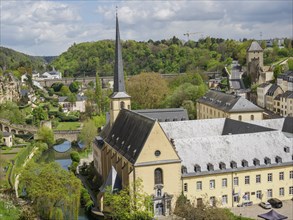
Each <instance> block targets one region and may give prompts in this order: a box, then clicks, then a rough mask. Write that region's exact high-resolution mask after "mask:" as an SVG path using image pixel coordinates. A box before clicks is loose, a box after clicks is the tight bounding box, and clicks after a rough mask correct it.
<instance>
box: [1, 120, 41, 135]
mask: <svg viewBox="0 0 293 220" xmlns="http://www.w3.org/2000/svg"><path fill="white" fill-rule="evenodd" d="M37 130H38V128H37V127H35V126H31V125H21V124H12V123H10V122H9V120H7V119H3V118H1V119H0V131H2V132H10V133H13V134H35V133H36V132H37Z"/></svg>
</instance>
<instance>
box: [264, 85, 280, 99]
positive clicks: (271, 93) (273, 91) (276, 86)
mask: <svg viewBox="0 0 293 220" xmlns="http://www.w3.org/2000/svg"><path fill="white" fill-rule="evenodd" d="M278 87H280V86H278V85H277V84H273V85H272V86H271V87H270V88H269V89H268V91H267V94H266V95H268V96H273V95H274V93H275V91H276V90H277V89H278ZM280 88H281V87H280Z"/></svg>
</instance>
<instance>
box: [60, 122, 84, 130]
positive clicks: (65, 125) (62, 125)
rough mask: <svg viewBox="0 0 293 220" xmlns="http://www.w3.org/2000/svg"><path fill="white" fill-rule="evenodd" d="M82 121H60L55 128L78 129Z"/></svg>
mask: <svg viewBox="0 0 293 220" xmlns="http://www.w3.org/2000/svg"><path fill="white" fill-rule="evenodd" d="M80 126H81V123H80V122H77V121H74V122H59V124H58V126H57V128H55V129H54V130H78V129H80V128H81V127H80Z"/></svg>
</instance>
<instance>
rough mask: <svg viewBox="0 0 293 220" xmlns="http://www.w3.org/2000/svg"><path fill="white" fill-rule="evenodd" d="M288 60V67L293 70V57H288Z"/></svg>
mask: <svg viewBox="0 0 293 220" xmlns="http://www.w3.org/2000/svg"><path fill="white" fill-rule="evenodd" d="M287 62H288V69H289V70H291V71H292V70H293V59H288V61H287Z"/></svg>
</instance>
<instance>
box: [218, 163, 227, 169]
mask: <svg viewBox="0 0 293 220" xmlns="http://www.w3.org/2000/svg"><path fill="white" fill-rule="evenodd" d="M219 168H220V170H225V169H226V164H225V163H223V162H220V164H219Z"/></svg>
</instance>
